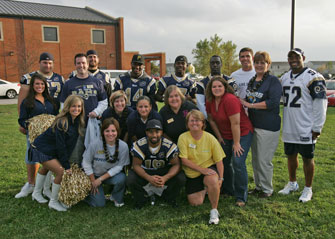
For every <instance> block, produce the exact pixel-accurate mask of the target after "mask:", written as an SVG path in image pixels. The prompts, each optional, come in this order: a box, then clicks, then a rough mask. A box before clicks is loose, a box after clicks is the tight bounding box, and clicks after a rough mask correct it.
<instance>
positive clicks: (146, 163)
mask: <svg viewBox="0 0 335 239" xmlns="http://www.w3.org/2000/svg"><path fill="white" fill-rule="evenodd" d="M131 153H132V155H133V156H134V157H136V158H139V159H141V160H142V161H143V162H142V168H144V169H151V170H155V169H159V168H164V167H166V166H168V165H169V163H170V160H172V159H173V158H175V157H176V156H177V155H178V147H177V145H176V144H174V143H173V142H172V141H170V140H168V139H166V138H164V137H162V139H161V145H160V146H158V148H157V149H156V151H155V152H151V150H150V149H149V143H148V140H147V138H146V137H143V138H141V139H140V140H137V141H136V142H135V143H134V145H133V147H132V149H131Z"/></svg>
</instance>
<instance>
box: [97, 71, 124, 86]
mask: <svg viewBox="0 0 335 239" xmlns="http://www.w3.org/2000/svg"><path fill="white" fill-rule="evenodd" d="M101 71H102V72H104V73H106V74H108V75H109V78H110V82H111V84H112V87H113V88H114V83H115V80H116V78H118V77H119V75H122V74H124V73H126V72H128V71H127V70H101Z"/></svg>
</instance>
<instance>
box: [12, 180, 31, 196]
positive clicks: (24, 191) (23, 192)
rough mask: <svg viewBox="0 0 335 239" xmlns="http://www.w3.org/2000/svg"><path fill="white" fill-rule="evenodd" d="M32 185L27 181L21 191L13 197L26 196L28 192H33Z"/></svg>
mask: <svg viewBox="0 0 335 239" xmlns="http://www.w3.org/2000/svg"><path fill="white" fill-rule="evenodd" d="M34 187H35V186H34V185H31V184H29V183H28V182H27V183H26V184H25V185H24V186H23V187H22V188H21V191H20V192H19V193H18V194H16V195H15V198H23V197H27V196H28V195H29V194H31V193H32V192H34Z"/></svg>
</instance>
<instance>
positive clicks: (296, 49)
mask: <svg viewBox="0 0 335 239" xmlns="http://www.w3.org/2000/svg"><path fill="white" fill-rule="evenodd" d="M291 53H295V54H297V55H299V56H304V52H303V50H301V49H300V48H293V49H292V50H290V51H289V52H288V54H287V56H290V55H291Z"/></svg>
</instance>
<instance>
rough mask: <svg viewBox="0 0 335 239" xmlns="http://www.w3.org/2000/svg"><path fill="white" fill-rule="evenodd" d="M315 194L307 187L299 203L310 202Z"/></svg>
mask: <svg viewBox="0 0 335 239" xmlns="http://www.w3.org/2000/svg"><path fill="white" fill-rule="evenodd" d="M312 196H313V192H312V188H309V187H305V188H304V190H303V191H302V193H301V196H300V198H299V202H308V201H310V200H311V199H312Z"/></svg>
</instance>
